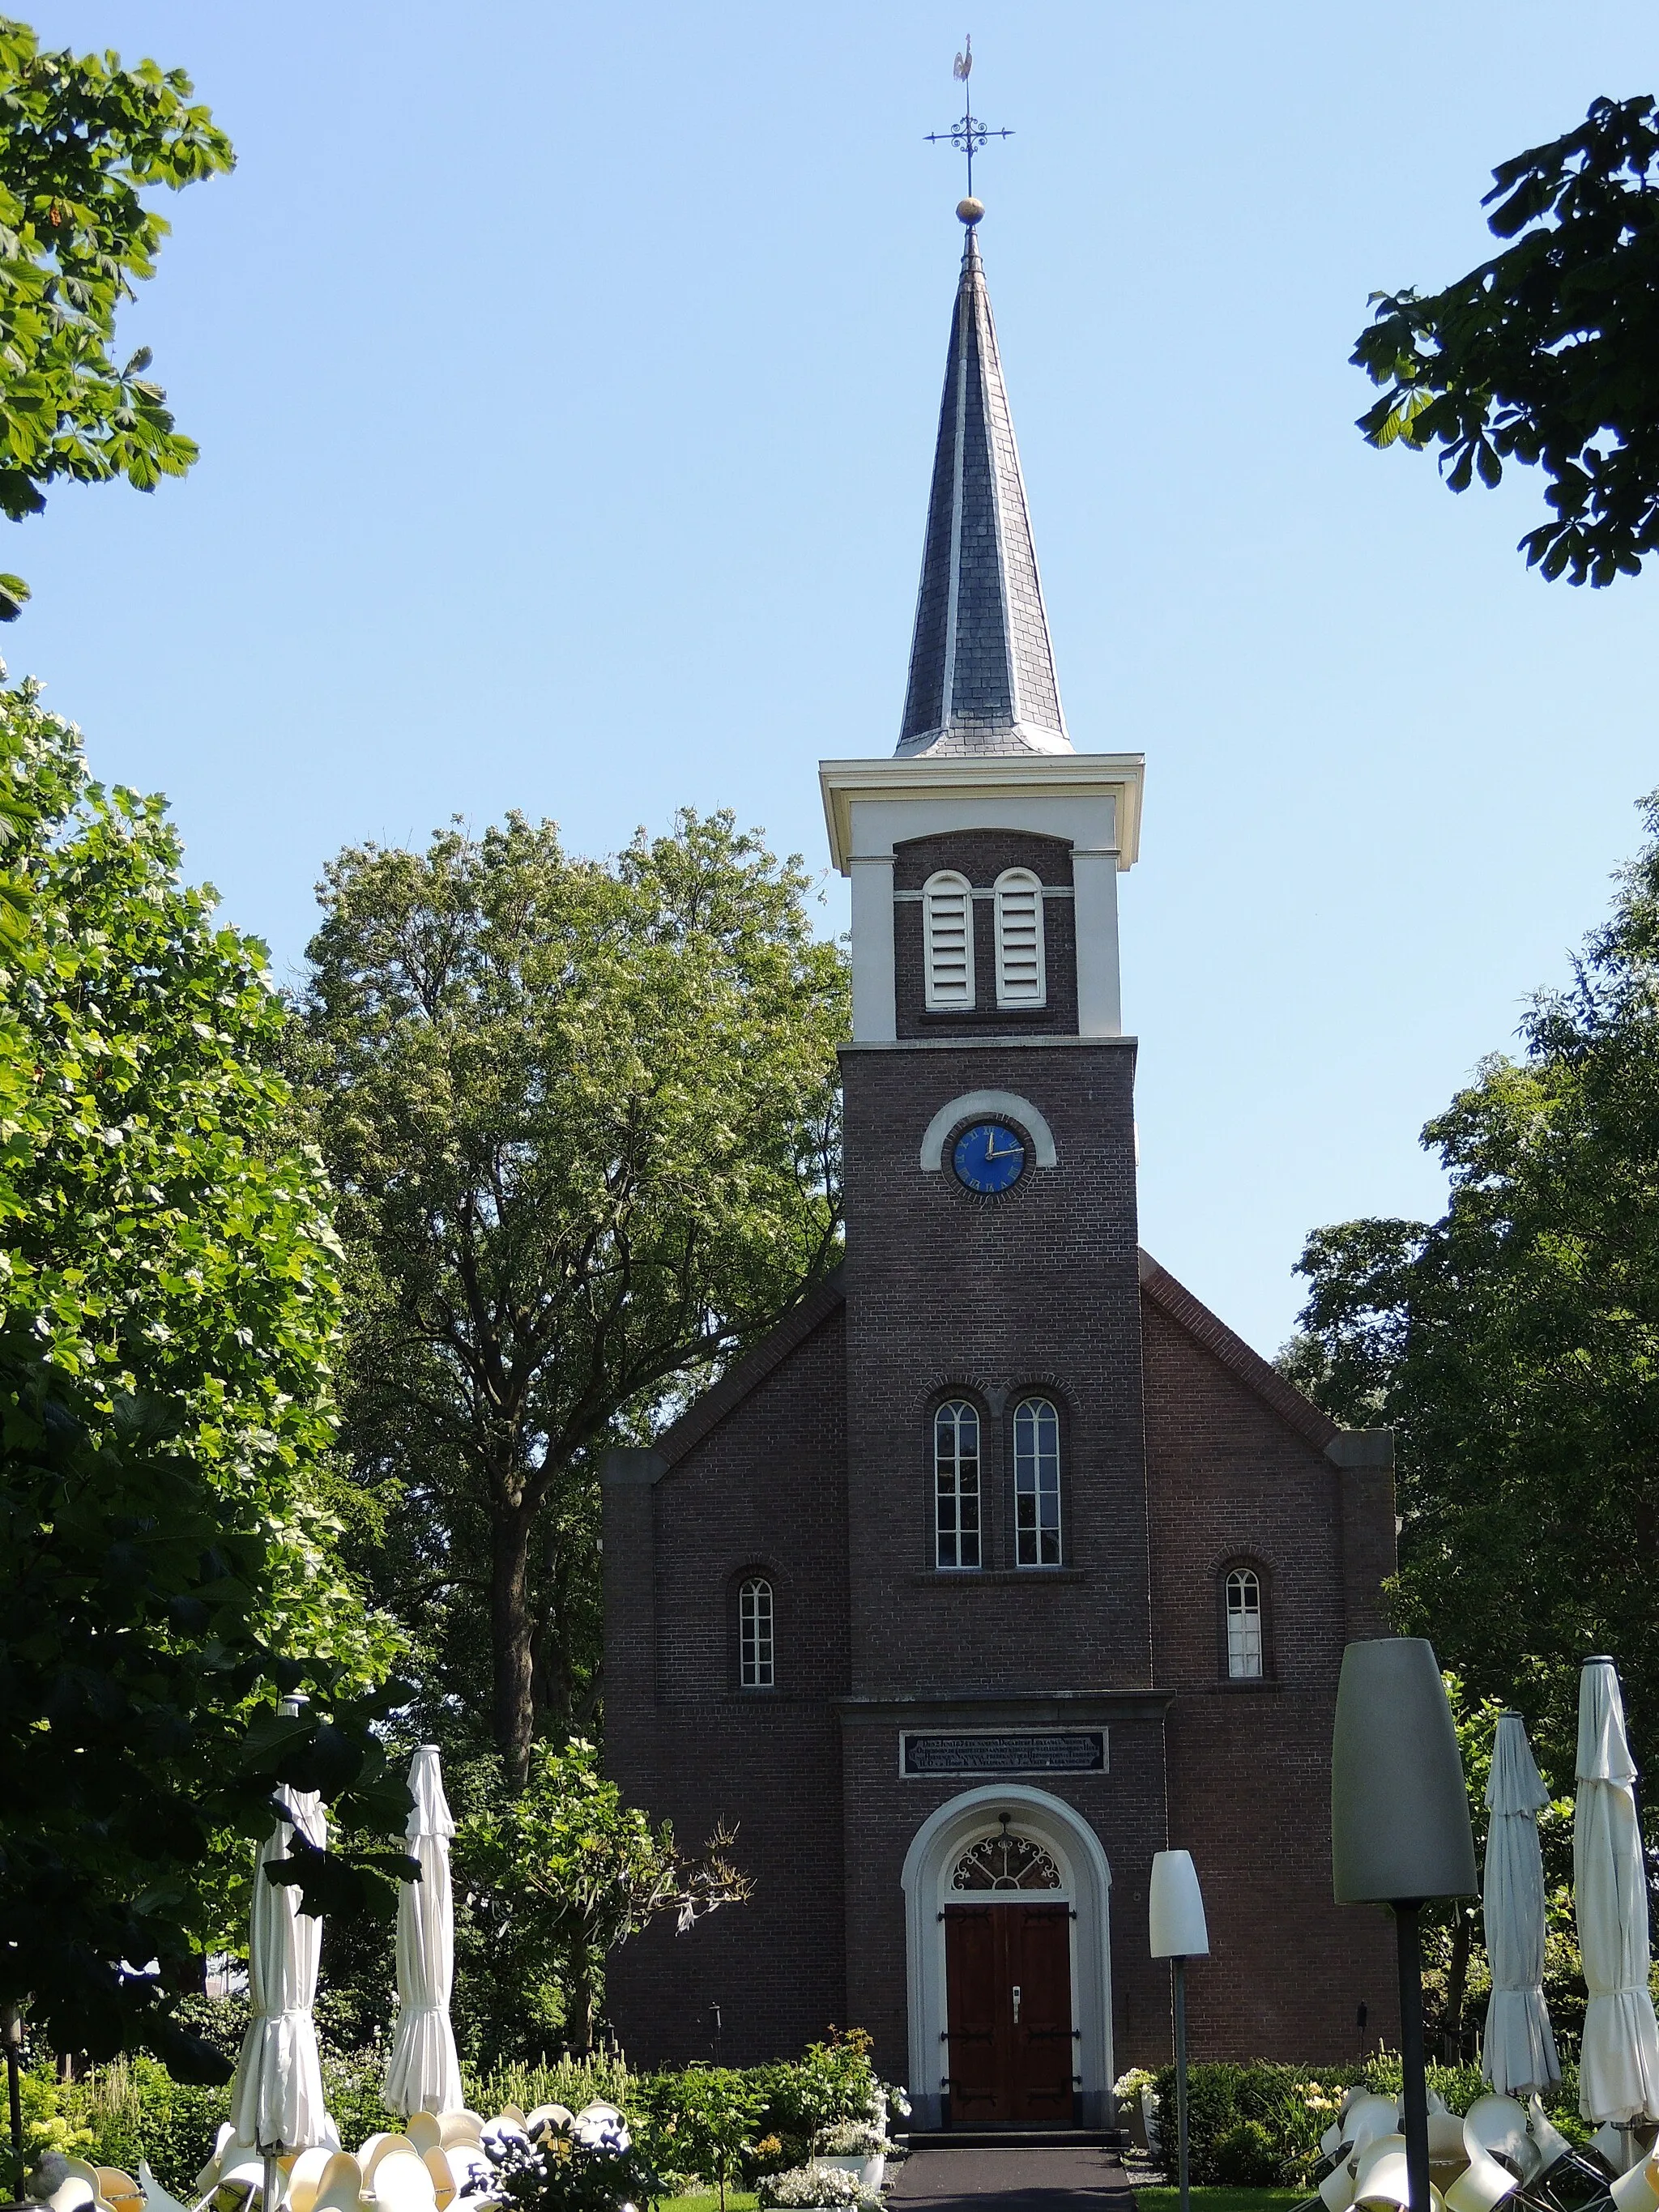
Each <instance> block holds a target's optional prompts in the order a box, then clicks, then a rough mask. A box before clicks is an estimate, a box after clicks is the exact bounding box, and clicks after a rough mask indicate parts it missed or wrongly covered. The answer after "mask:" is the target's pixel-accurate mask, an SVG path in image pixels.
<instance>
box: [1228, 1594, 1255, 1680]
mask: <svg viewBox="0 0 1659 2212" xmlns="http://www.w3.org/2000/svg"><path fill="white" fill-rule="evenodd" d="M1226 1596H1227V1672H1228V1674H1230V1675H1231V1677H1232V1679H1233V1680H1235V1681H1241V1682H1242V1681H1252V1680H1256V1679H1258V1678H1259V1677H1260V1675H1261V1577H1260V1576H1259V1575H1258V1574H1257V1573H1256V1571H1255V1568H1254V1567H1230V1568H1229V1569H1228V1571H1227V1589H1226Z"/></svg>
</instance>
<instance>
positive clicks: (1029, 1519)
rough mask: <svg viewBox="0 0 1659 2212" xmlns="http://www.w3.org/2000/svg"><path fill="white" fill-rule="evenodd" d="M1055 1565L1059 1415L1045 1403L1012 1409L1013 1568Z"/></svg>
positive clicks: (1058, 1558)
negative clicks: (1014, 1566)
mask: <svg viewBox="0 0 1659 2212" xmlns="http://www.w3.org/2000/svg"><path fill="white" fill-rule="evenodd" d="M1060 1564H1061V1551H1060V1409H1059V1407H1057V1406H1055V1405H1054V1402H1053V1401H1052V1400H1050V1399H1048V1398H1022V1399H1021V1400H1020V1401H1019V1403H1018V1405H1017V1406H1016V1407H1015V1408H1014V1565H1016V1566H1017V1567H1057V1566H1059V1565H1060Z"/></svg>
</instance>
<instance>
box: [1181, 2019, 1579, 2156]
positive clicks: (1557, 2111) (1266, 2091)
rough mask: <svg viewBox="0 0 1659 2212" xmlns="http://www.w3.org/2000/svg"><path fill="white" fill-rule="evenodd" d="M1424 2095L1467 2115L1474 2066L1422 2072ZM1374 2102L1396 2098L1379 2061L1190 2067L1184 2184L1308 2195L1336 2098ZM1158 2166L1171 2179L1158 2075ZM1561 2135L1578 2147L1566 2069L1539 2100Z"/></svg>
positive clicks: (1476, 2092) (1481, 2090) (1476, 2083)
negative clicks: (1357, 2093) (1358, 2091)
mask: <svg viewBox="0 0 1659 2212" xmlns="http://www.w3.org/2000/svg"><path fill="white" fill-rule="evenodd" d="M1428 2071H1429V2087H1430V2088H1431V2090H1432V2091H1434V2092H1435V2093H1437V2095H1438V2096H1439V2097H1440V2098H1441V2099H1442V2100H1443V2102H1444V2104H1445V2106H1446V2107H1447V2109H1448V2110H1449V2111H1450V2112H1468V2108H1469V2106H1471V2105H1472V2104H1473V2103H1474V2100H1475V2099H1476V2098H1477V2097H1484V2096H1485V2095H1486V2093H1487V2090H1488V2087H1489V2085H1488V2083H1487V2082H1486V2081H1485V2080H1483V2078H1482V2077H1481V2075H1480V2071H1479V2069H1477V2068H1475V2067H1473V2066H1431V2067H1430V2068H1429V2069H1428ZM1362 2083H1363V2084H1364V2087H1366V2088H1368V2089H1373V2090H1376V2091H1377V2092H1379V2093H1381V2094H1383V2095H1385V2096H1388V2095H1392V2096H1398V2094H1399V2093H1400V2059H1399V2056H1398V2054H1397V2053H1395V2052H1392V2051H1383V2052H1382V2053H1381V2054H1379V2055H1378V2056H1377V2057H1374V2058H1372V2059H1370V2060H1369V2061H1368V2062H1367V2063H1365V2064H1364V2065H1363V2066H1361V2065H1353V2066H1273V2065H1269V2064H1267V2063H1266V2062H1264V2061H1258V2062H1257V2063H1255V2064H1252V2065H1249V2066H1193V2067H1189V2068H1188V2072H1187V2139H1188V2156H1189V2160H1190V2166H1191V2174H1192V2179H1193V2181H1194V2184H1195V2185H1199V2186H1200V2187H1205V2188H1212V2187H1218V2186H1219V2187H1224V2188H1281V2189H1309V2188H1311V2186H1312V2185H1313V2182H1314V2179H1315V2176H1316V2170H1317V2168H1318V2166H1319V2162H1320V2154H1319V2138H1320V2136H1322V2135H1323V2134H1324V2132H1325V2130H1326V2129H1327V2128H1328V2127H1329V2126H1330V2124H1331V2123H1332V2122H1333V2121H1334V2119H1335V2118H1336V2117H1337V2115H1338V2112H1340V2107H1341V2104H1342V2097H1343V2093H1344V2091H1345V2090H1346V2089H1350V2088H1352V2087H1356V2086H1358V2085H1360V2084H1362ZM1154 2095H1155V2096H1156V2099H1157V2102H1158V2131H1159V2134H1160V2136H1161V2137H1162V2140H1163V2144H1164V2151H1163V2155H1164V2162H1165V2165H1166V2166H1168V2167H1169V2168H1170V2170H1173V2166H1174V2160H1175V2142H1176V2081H1175V2069H1174V2067H1173V2066H1166V2067H1164V2068H1163V2069H1161V2071H1160V2072H1159V2074H1158V2079H1157V2085H1156V2088H1155V2090H1154ZM1546 2101H1547V2104H1548V2106H1549V2109H1550V2116H1551V2118H1553V2120H1554V2122H1555V2124H1556V2125H1557V2127H1559V2129H1560V2130H1561V2131H1562V2132H1563V2134H1565V2135H1568V2136H1572V2137H1573V2138H1574V2139H1575V2140H1582V2139H1583V2133H1584V2130H1583V2122H1582V2121H1581V2120H1580V2119H1579V2118H1578V2112H1577V2105H1578V2083H1577V2073H1576V2070H1575V2069H1571V2067H1570V2068H1568V2069H1566V2075H1565V2078H1564V2080H1563V2081H1562V2082H1561V2083H1560V2085H1559V2087H1558V2088H1557V2090H1556V2091H1555V2093H1554V2094H1553V2096H1552V2097H1551V2098H1549V2099H1547V2100H1546Z"/></svg>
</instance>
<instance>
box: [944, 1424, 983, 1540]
mask: <svg viewBox="0 0 1659 2212" xmlns="http://www.w3.org/2000/svg"><path fill="white" fill-rule="evenodd" d="M933 1528H934V1534H935V1538H936V1541H937V1545H938V1550H937V1553H936V1554H935V1556H936V1558H937V1560H938V1563H939V1565H940V1566H941V1567H976V1566H978V1565H979V1564H980V1550H979V1414H978V1413H977V1411H976V1410H975V1407H972V1406H970V1405H969V1403H968V1401H967V1400H966V1399H965V1398H952V1399H951V1400H950V1401H949V1402H948V1403H947V1404H945V1405H943V1406H941V1407H939V1411H938V1412H937V1413H935V1414H934V1415H933Z"/></svg>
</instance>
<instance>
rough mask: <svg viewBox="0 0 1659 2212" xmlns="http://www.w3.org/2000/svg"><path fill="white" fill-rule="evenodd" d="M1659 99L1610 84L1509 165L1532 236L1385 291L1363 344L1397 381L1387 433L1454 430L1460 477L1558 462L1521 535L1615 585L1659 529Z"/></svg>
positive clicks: (1554, 569) (1501, 179)
mask: <svg viewBox="0 0 1659 2212" xmlns="http://www.w3.org/2000/svg"><path fill="white" fill-rule="evenodd" d="M1656 159H1659V108H1656V103H1655V101H1654V100H1652V99H1651V98H1641V99H1635V100H1595V102H1594V103H1593V104H1592V106H1591V107H1590V110H1589V115H1588V116H1587V118H1586V119H1585V120H1584V122H1583V124H1582V125H1580V126H1579V127H1578V128H1577V130H1576V131H1568V132H1567V133H1566V134H1565V137H1560V138H1557V139H1554V140H1553V141H1552V142H1551V143H1549V144H1548V145H1545V146H1535V147H1533V148H1531V149H1528V151H1527V152H1526V153H1523V154H1518V155H1516V157H1515V158H1514V160H1513V161H1505V162H1504V163H1503V164H1502V165H1501V166H1500V167H1498V168H1497V169H1495V170H1494V171H1493V176H1494V177H1495V179H1496V180H1497V181H1496V183H1495V185H1494V186H1493V189H1492V191H1490V192H1488V193H1487V195H1486V202H1485V203H1484V204H1486V205H1491V204H1492V202H1493V201H1494V200H1496V201H1497V202H1498V206H1497V207H1496V209H1495V210H1493V213H1492V216H1491V217H1490V219H1489V220H1490V227H1491V228H1492V231H1493V233H1494V234H1496V235H1497V236H1498V237H1499V238H1502V239H1514V240H1516V243H1515V244H1514V245H1512V246H1510V247H1509V248H1508V249H1507V251H1505V252H1502V253H1500V254H1498V255H1497V256H1496V257H1495V258H1493V259H1492V260H1490V261H1486V262H1483V263H1481V264H1480V266H1479V267H1478V268H1476V269H1472V270H1469V272H1468V275H1467V276H1460V277H1459V278H1458V279H1457V280H1456V282H1455V283H1451V284H1449V285H1448V286H1447V287H1446V288H1445V289H1444V290H1443V291H1440V292H1437V293H1434V294H1432V295H1429V296H1427V297H1424V296H1423V295H1420V294H1419V293H1417V292H1415V291H1411V290H1406V291H1401V292H1398V293H1383V294H1378V295H1374V298H1375V300H1376V311H1375V316H1374V319H1373V321H1372V323H1371V325H1370V328H1369V329H1368V330H1366V331H1364V333H1363V334H1362V336H1361V337H1360V338H1359V340H1358V344H1357V346H1356V348H1355V350H1354V353H1353V356H1352V358H1353V360H1354V362H1356V363H1357V364H1358V367H1360V368H1364V370H1365V371H1366V372H1367V373H1368V374H1369V375H1370V378H1371V380H1372V381H1373V382H1374V383H1376V384H1379V385H1383V386H1386V387H1387V388H1386V390H1385V391H1384V392H1383V397H1382V398H1380V399H1379V400H1378V401H1377V402H1376V404H1375V406H1373V407H1371V408H1370V410H1368V411H1367V412H1366V413H1365V414H1364V415H1363V416H1361V417H1360V419H1359V428H1361V429H1362V430H1363V431H1364V434H1365V436H1366V437H1367V438H1368V439H1369V440H1370V442H1371V443H1372V444H1373V445H1374V446H1379V447H1384V446H1389V445H1392V444H1394V443H1395V441H1399V442H1400V443H1401V444H1402V445H1404V446H1407V447H1415V448H1418V449H1421V448H1423V447H1428V446H1431V445H1438V446H1440V447H1442V448H1443V452H1442V454H1441V465H1442V469H1443V472H1444V475H1445V479H1446V482H1447V483H1448V484H1449V486H1450V487H1451V489H1453V490H1454V491H1464V490H1466V489H1468V486H1469V484H1470V483H1472V482H1473V481H1474V477H1476V476H1479V477H1480V481H1481V483H1484V484H1487V485H1492V484H1496V483H1498V481H1499V479H1500V478H1501V477H1502V475H1503V473H1504V462H1505V461H1506V460H1508V459H1515V460H1517V461H1521V462H1524V463H1528V464H1532V465H1539V466H1541V468H1542V469H1543V471H1544V472H1545V474H1546V476H1547V477H1548V478H1549V479H1550V483H1549V488H1548V489H1547V491H1546V493H1545V498H1546V501H1547V504H1548V505H1549V507H1551V509H1552V510H1553V512H1552V513H1551V515H1550V517H1549V519H1548V520H1547V521H1545V522H1541V523H1540V524H1539V525H1538V526H1537V527H1536V528H1535V529H1533V530H1530V531H1528V533H1527V535H1526V536H1525V537H1524V538H1522V540H1521V544H1522V548H1523V549H1524V550H1525V552H1526V556H1527V560H1528V564H1529V565H1535V566H1536V567H1537V568H1539V569H1540V571H1541V574H1543V575H1544V576H1545V577H1547V578H1548V579H1550V580H1554V579H1555V578H1557V577H1559V576H1562V575H1565V576H1568V577H1569V578H1570V579H1571V581H1572V582H1573V583H1575V584H1582V583H1583V582H1584V581H1585V580H1586V579H1587V578H1588V579H1589V581H1590V582H1591V583H1592V584H1610V583H1611V582H1612V581H1613V578H1614V577H1615V576H1617V575H1634V574H1636V573H1637V572H1638V570H1639V569H1640V568H1641V565H1642V560H1643V556H1644V555H1646V554H1648V553H1650V552H1651V551H1652V550H1653V549H1654V547H1655V546H1656V545H1659V176H1656V173H1655V164H1656Z"/></svg>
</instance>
